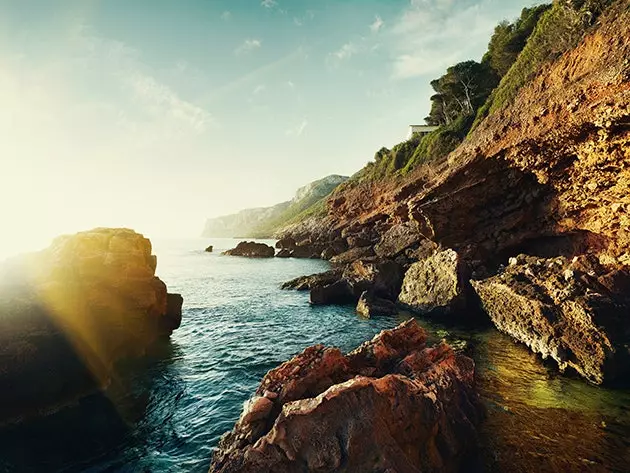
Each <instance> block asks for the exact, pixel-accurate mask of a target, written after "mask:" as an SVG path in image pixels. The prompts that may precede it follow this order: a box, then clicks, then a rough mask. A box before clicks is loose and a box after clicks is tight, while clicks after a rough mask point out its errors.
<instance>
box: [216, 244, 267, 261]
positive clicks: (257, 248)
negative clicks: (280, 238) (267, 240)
mask: <svg viewBox="0 0 630 473" xmlns="http://www.w3.org/2000/svg"><path fill="white" fill-rule="evenodd" d="M223 254H224V255H229V256H245V257H247V258H273V257H274V256H275V254H276V251H275V250H274V249H273V246H269V245H265V244H264V243H257V242H255V241H242V242H240V243H239V244H238V245H236V248H232V249H231V250H227V251H224V252H223Z"/></svg>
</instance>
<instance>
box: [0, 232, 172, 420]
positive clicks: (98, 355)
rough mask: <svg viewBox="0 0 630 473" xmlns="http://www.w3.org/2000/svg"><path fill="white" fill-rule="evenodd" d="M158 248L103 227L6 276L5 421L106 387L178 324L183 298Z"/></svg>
mask: <svg viewBox="0 0 630 473" xmlns="http://www.w3.org/2000/svg"><path fill="white" fill-rule="evenodd" d="M151 251H152V249H151V243H150V241H149V240H148V239H146V238H144V237H143V236H142V235H140V234H138V233H135V232H134V231H132V230H128V229H108V228H98V229H94V230H91V231H87V232H81V233H78V234H76V235H68V236H63V237H60V238H57V239H55V241H54V242H53V243H52V245H51V246H50V247H49V248H47V249H45V250H43V251H41V252H38V253H33V254H31V255H27V256H24V257H21V258H19V259H16V260H14V261H13V262H11V263H9V264H7V269H6V270H5V271H7V272H6V273H4V274H3V271H0V313H1V314H2V317H0V385H2V386H11V389H4V390H2V391H1V392H0V424H2V423H3V422H4V421H6V420H9V419H11V418H14V417H20V418H26V417H28V416H31V415H39V413H40V412H41V411H42V410H46V409H49V408H53V407H59V406H63V405H65V404H67V403H70V402H75V401H76V399H77V398H80V397H81V396H83V395H86V394H90V393H92V392H94V391H95V390H97V389H98V388H102V387H105V386H107V385H108V384H109V382H110V380H111V378H112V377H113V376H115V373H116V364H117V362H119V361H121V360H122V359H125V358H132V357H139V356H143V355H144V354H145V353H146V352H147V350H148V349H149V347H151V345H152V344H153V343H154V342H156V341H157V340H158V339H160V338H162V337H164V336H168V335H170V334H171V332H172V331H173V330H175V329H176V328H178V327H179V325H180V323H181V317H182V312H181V307H182V302H183V300H182V297H181V296H180V295H179V294H168V293H167V288H166V285H165V284H164V283H163V282H162V281H161V280H160V279H158V278H157V277H155V267H156V261H157V260H156V258H155V256H154V255H152V254H151ZM9 275H10V277H8V276H9Z"/></svg>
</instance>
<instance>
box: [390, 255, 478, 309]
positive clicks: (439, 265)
mask: <svg viewBox="0 0 630 473" xmlns="http://www.w3.org/2000/svg"><path fill="white" fill-rule="evenodd" d="M468 277H469V271H468V268H467V266H466V264H465V263H464V262H462V261H461V259H460V257H459V256H458V254H457V253H456V252H455V251H453V250H444V251H440V252H437V253H435V254H433V255H432V256H429V257H428V258H426V259H424V260H422V261H418V262H417V263H414V264H412V265H411V266H410V267H409V269H408V270H407V272H406V273H405V279H404V281H403V284H402V289H401V291H400V295H399V296H398V301H399V302H400V303H401V304H403V305H404V306H406V307H408V308H409V309H411V310H413V311H415V312H418V313H421V314H454V313H458V312H461V311H463V310H465V309H466V307H467V305H468V300H469V292H470V291H469V283H468Z"/></svg>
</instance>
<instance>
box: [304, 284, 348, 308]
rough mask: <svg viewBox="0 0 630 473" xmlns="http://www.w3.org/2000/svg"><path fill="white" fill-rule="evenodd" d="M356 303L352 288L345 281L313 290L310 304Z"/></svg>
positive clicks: (315, 287) (316, 287) (313, 288)
mask: <svg viewBox="0 0 630 473" xmlns="http://www.w3.org/2000/svg"><path fill="white" fill-rule="evenodd" d="M354 302H355V296H354V293H353V291H352V288H351V287H350V285H349V284H348V283H347V282H346V281H344V280H343V279H341V280H339V281H336V282H334V283H332V284H328V285H326V286H314V287H312V288H311V293H310V303H311V304H313V305H329V304H352V303H354Z"/></svg>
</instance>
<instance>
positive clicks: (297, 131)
mask: <svg viewBox="0 0 630 473" xmlns="http://www.w3.org/2000/svg"><path fill="white" fill-rule="evenodd" d="M307 126H308V120H307V119H306V118H305V119H303V120H302V121H301V122H300V123H299V124H298V125H296V126H294V127H292V128H289V129H288V130H287V131H286V132H285V133H286V135H287V136H302V133H304V130H306V127H307Z"/></svg>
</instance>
